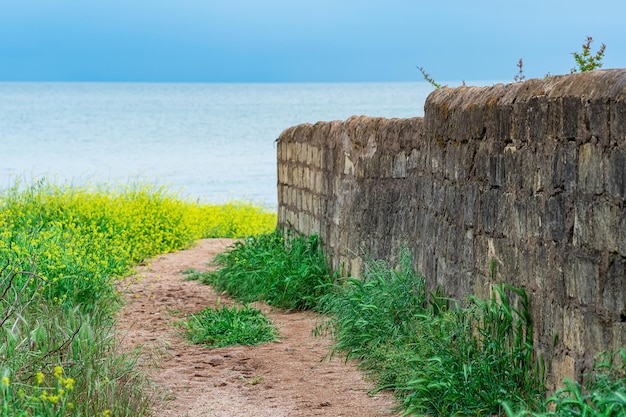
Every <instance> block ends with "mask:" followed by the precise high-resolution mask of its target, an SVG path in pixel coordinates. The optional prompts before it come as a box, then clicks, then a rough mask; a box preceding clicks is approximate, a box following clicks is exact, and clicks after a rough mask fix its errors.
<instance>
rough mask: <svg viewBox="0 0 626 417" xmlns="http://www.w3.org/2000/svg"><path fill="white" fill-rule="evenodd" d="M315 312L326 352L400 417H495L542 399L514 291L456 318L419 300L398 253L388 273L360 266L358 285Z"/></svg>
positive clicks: (441, 303) (430, 299)
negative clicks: (352, 369)
mask: <svg viewBox="0 0 626 417" xmlns="http://www.w3.org/2000/svg"><path fill="white" fill-rule="evenodd" d="M508 294H515V295H516V296H517V299H518V303H519V307H517V308H516V307H514V306H513V304H512V302H511V301H510V299H509V295H508ZM321 306H322V311H324V312H325V313H327V314H328V315H329V317H330V319H329V322H327V323H326V324H325V326H326V328H327V329H330V331H331V332H332V334H333V335H334V337H335V339H336V345H335V347H334V351H335V352H339V353H343V354H345V355H346V357H347V358H348V359H358V360H359V361H360V362H359V363H360V366H361V367H362V368H363V369H364V370H365V371H366V372H367V373H368V374H369V375H370V376H371V377H372V379H373V380H374V381H375V382H376V384H377V387H378V389H379V390H383V389H385V390H390V391H393V392H394V393H395V394H396V396H397V397H398V399H399V400H400V402H401V404H402V408H403V410H404V412H405V414H406V415H413V414H415V415H428V416H453V415H463V416H484V415H503V413H504V410H503V408H502V405H501V403H502V401H508V402H510V403H513V404H524V405H527V404H531V405H535V404H537V403H538V402H540V401H541V399H542V398H543V395H544V391H543V384H542V381H543V379H542V372H541V367H540V366H539V363H538V362H537V361H536V360H535V358H534V356H533V353H532V326H531V324H530V321H529V316H528V310H527V307H528V306H527V298H526V295H525V293H524V292H523V291H521V290H518V289H514V288H510V287H506V286H498V287H496V289H495V290H494V294H493V297H492V298H491V299H489V300H478V299H476V298H471V299H469V300H468V302H467V305H466V306H465V307H464V308H460V307H459V305H458V303H454V302H451V300H448V299H446V298H444V297H442V293H441V292H440V291H438V292H435V293H429V292H428V291H426V289H425V285H424V279H423V278H422V277H421V276H420V275H419V274H417V273H416V272H415V271H414V270H413V268H412V259H411V256H410V255H409V254H408V252H406V251H405V252H403V254H402V256H401V259H400V263H399V267H398V268H397V269H392V268H390V267H389V266H388V265H387V264H386V263H384V262H372V261H370V262H369V263H368V265H367V268H366V271H365V273H364V277H363V279H354V278H352V279H348V280H347V281H346V282H345V283H343V284H342V285H341V286H340V287H339V288H338V289H337V291H336V292H335V293H332V294H330V295H327V296H326V297H324V298H323V300H322V302H321Z"/></svg>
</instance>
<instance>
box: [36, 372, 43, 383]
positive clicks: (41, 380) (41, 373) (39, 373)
mask: <svg viewBox="0 0 626 417" xmlns="http://www.w3.org/2000/svg"><path fill="white" fill-rule="evenodd" d="M43 379H44V375H43V372H37V385H41V383H42V382H43Z"/></svg>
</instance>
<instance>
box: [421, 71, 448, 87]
mask: <svg viewBox="0 0 626 417" xmlns="http://www.w3.org/2000/svg"><path fill="white" fill-rule="evenodd" d="M417 69H418V70H419V71H420V72H421V73H422V76H423V77H424V79H425V80H426V81H428V83H429V84H430V85H432V86H433V87H435V88H442V87H443V86H442V85H441V84H439V83H437V82H436V81H435V80H434V79H433V78H432V77H431V76H430V75H429V74H428V73H427V72H426V70H425V69H424V67H417Z"/></svg>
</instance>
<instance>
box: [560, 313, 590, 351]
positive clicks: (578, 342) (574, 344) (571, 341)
mask: <svg viewBox="0 0 626 417" xmlns="http://www.w3.org/2000/svg"><path fill="white" fill-rule="evenodd" d="M583 324H584V320H583V312H582V311H581V310H580V309H574V308H566V309H565V311H564V312H563V331H562V332H561V334H562V335H563V346H564V347H565V349H567V350H570V351H574V352H584V351H585V344H584V334H585V332H584V330H585V328H584V327H583Z"/></svg>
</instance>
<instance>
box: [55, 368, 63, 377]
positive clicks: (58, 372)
mask: <svg viewBox="0 0 626 417" xmlns="http://www.w3.org/2000/svg"><path fill="white" fill-rule="evenodd" d="M61 375H63V368H61V367H60V366H59V365H57V366H55V367H54V377H55V378H56V379H59V378H61Z"/></svg>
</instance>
